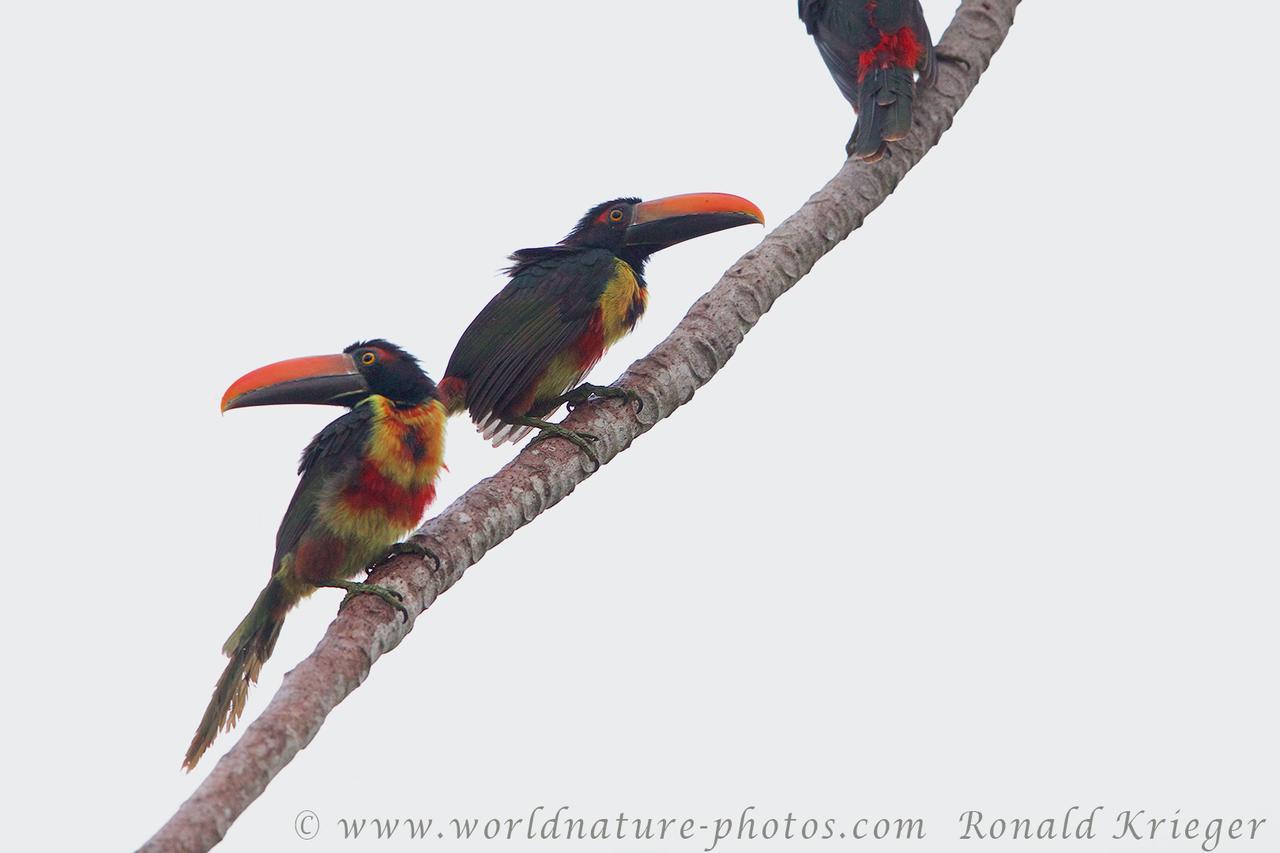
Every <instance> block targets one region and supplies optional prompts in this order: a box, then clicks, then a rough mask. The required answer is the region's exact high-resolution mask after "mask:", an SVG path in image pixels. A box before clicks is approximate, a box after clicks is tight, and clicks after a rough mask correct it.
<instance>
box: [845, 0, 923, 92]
mask: <svg viewBox="0 0 1280 853" xmlns="http://www.w3.org/2000/svg"><path fill="white" fill-rule="evenodd" d="M868 8H869V9H871V10H874V9H875V4H874V3H872V4H870V5H869V6H868ZM920 52H921V47H920V42H919V40H917V39H916V34H915V33H914V32H912V30H911V28H910V27H903V28H902V29H900V30H898V31H897V32H896V33H881V34H880V43H879V44H877V45H876V46H875V47H873V48H871V49H870V50H864V51H863V52H862V53H860V54H858V82H859V83H861V82H862V81H863V79H864V78H865V77H866V76H867V72H868V71H870V70H871V69H872V68H892V67H893V66H895V65H897V66H901V67H903V68H915V67H916V63H918V62H919V61H920Z"/></svg>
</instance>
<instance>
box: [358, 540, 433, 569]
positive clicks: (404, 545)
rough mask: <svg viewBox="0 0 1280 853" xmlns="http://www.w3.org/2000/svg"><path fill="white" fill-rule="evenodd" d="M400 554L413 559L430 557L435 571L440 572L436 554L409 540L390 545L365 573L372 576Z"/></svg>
mask: <svg viewBox="0 0 1280 853" xmlns="http://www.w3.org/2000/svg"><path fill="white" fill-rule="evenodd" d="M402 554H412V555H413V556H415V557H430V558H431V561H432V562H433V563H435V564H436V571H437V572H438V571H440V557H439V556H437V555H436V552H435V551H432V550H431V549H430V548H428V547H426V546H425V545H419V544H418V543H417V542H414V541H413V540H411V539H410V540H406V541H404V542H397V543H396V544H394V545H392V546H391V547H390V548H388V549H387V553H386V554H384V555H383V556H382V557H380V558H379V559H378V560H377V561H376V562H374V563H372V564H371V565H370V566H369V568H367V569H366V570H365V571H366V572H367V573H368V574H373V573H374V572H376V571H377V570H378V569H380V568H382V567H383V566H385V565H386V564H387V563H389V562H391V561H392V560H394V559H395V558H396V557H399V556H400V555H402Z"/></svg>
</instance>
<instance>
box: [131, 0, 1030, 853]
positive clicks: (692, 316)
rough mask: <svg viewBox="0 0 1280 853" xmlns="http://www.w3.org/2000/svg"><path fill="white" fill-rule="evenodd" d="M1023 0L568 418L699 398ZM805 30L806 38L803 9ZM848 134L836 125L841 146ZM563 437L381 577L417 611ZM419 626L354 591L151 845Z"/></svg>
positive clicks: (560, 461) (599, 422)
mask: <svg viewBox="0 0 1280 853" xmlns="http://www.w3.org/2000/svg"><path fill="white" fill-rule="evenodd" d="M1017 5H1018V0H964V2H962V3H961V4H960V8H959V9H958V10H957V12H956V16H955V19H954V20H953V21H952V22H951V25H950V26H949V27H948V28H947V31H946V32H945V33H944V34H943V36H942V40H941V42H940V43H939V48H938V49H939V54H940V56H941V57H943V61H942V62H941V68H940V72H939V75H938V81H937V84H936V85H935V86H934V87H931V88H929V89H926V90H924V91H923V92H921V93H920V94H919V95H918V96H917V98H916V106H915V112H916V117H915V125H914V127H913V128H912V131H911V134H910V135H909V136H908V137H907V139H905V140H903V141H902V142H899V143H895V144H894V145H893V153H892V156H890V157H887V158H884V159H883V160H881V161H880V162H878V163H876V164H874V165H866V164H862V163H858V162H856V161H849V162H847V163H845V165H844V167H843V168H842V169H841V170H840V172H839V173H838V174H837V175H836V176H835V177H834V178H832V179H831V181H830V182H828V183H827V185H826V186H824V187H823V188H822V189H821V190H819V191H818V192H817V193H816V194H815V195H814V196H813V197H812V198H810V199H809V201H808V202H806V203H805V205H804V206H803V207H802V208H801V209H800V210H799V211H797V212H796V213H795V214H794V215H792V216H791V217H790V218H789V219H787V220H786V221H785V222H783V223H782V224H781V225H780V226H778V227H777V228H776V229H775V230H774V231H773V232H772V233H770V234H769V235H768V236H766V237H765V239H764V241H763V242H761V244H760V245H759V246H757V247H756V248H755V249H753V250H751V251H750V252H748V253H747V254H746V255H745V256H743V257H742V259H740V260H739V261H738V262H737V263H735V264H734V265H733V266H732V267H731V268H730V269H729V271H728V272H727V273H725V275H724V277H723V278H721V279H720V281H719V283H717V284H716V286H715V287H713V288H712V289H711V291H710V292H708V293H707V294H706V295H704V296H703V297H702V298H701V299H699V300H698V301H697V302H696V303H694V305H693V307H692V308H690V309H689V313H688V314H687V315H686V316H685V318H684V319H683V320H682V321H681V322H680V324H679V325H678V326H676V328H675V330H674V331H673V332H672V333H671V334H670V336H668V337H667V339H666V340H664V341H663V342H662V343H660V344H659V345H658V346H657V347H656V348H655V349H654V350H653V352H651V353H649V354H648V355H647V356H645V357H644V358H642V359H640V360H639V361H637V362H635V363H634V364H632V365H631V367H630V368H628V369H627V371H626V373H625V374H623V376H622V377H621V378H620V380H619V384H621V385H623V386H624V387H627V388H631V389H632V390H634V391H636V392H638V393H639V394H640V396H641V397H642V398H643V400H644V408H643V411H642V412H641V413H640V414H639V415H638V416H637V414H636V413H635V412H634V409H633V408H632V407H628V406H624V405H621V404H619V403H617V402H614V401H608V402H603V403H601V404H598V405H591V406H585V407H583V408H580V409H579V410H578V411H576V412H574V413H573V414H572V415H570V417H569V418H568V419H567V420H566V423H567V424H568V425H569V426H572V427H573V428H575V429H580V430H584V431H586V432H590V433H592V434H594V435H596V436H599V438H600V441H599V443H598V444H597V445H596V449H597V452H598V453H599V455H600V459H601V461H602V462H607V461H608V460H610V459H612V458H613V457H614V456H616V455H617V454H619V453H621V452H622V451H623V450H625V449H626V448H627V447H628V446H629V445H630V444H631V442H633V441H634V440H635V439H636V438H637V437H639V436H640V435H642V434H643V433H645V432H647V431H648V430H650V429H652V428H653V427H654V425H655V424H657V422H658V421H661V420H662V419H663V418H666V417H667V416H668V415H670V414H671V413H672V412H674V411H675V410H676V409H677V408H679V407H680V406H682V405H684V404H685V403H687V402H688V401H689V400H690V399H691V398H692V397H693V394H694V392H695V391H696V390H697V389H698V388H700V387H702V386H703V385H705V384H706V383H707V382H708V381H709V380H710V379H711V377H712V376H714V375H715V374H716V372H717V371H718V370H719V369H720V368H721V367H723V366H724V364H725V363H726V362H727V361H728V360H729V358H730V357H731V356H732V355H733V353H734V350H735V349H736V348H737V346H738V344H739V342H741V341H742V339H743V337H744V336H745V335H746V333H747V332H748V331H750V330H751V328H752V327H753V326H755V324H756V322H757V321H759V319H760V317H761V316H762V315H763V314H764V313H765V312H766V311H768V310H769V309H770V308H771V307H772V306H773V303H774V301H775V300H777V299H778V297H779V296H781V295H782V294H783V293H786V292H787V291H788V290H789V289H791V287H792V286H793V285H795V283H796V282H797V281H799V280H800V279H801V278H802V277H803V276H805V275H806V274H807V273H808V272H809V270H811V269H812V268H813V265H814V264H815V263H817V261H818V260H819V259H820V258H822V256H823V255H825V254H826V253H827V252H829V251H831V249H832V248H834V247H835V246H836V245H837V244H838V243H840V242H841V241H842V240H844V239H845V238H846V237H848V236H849V234H850V233H852V232H853V231H854V230H855V229H856V228H858V227H859V226H861V225H862V222H863V219H864V218H865V217H866V216H867V215H868V214H869V213H871V211H873V210H875V209H876V208H877V207H878V206H879V205H880V204H881V203H882V202H883V201H884V200H885V199H886V198H887V197H888V196H889V194H890V193H892V192H893V190H894V188H895V187H897V185H898V182H899V181H901V180H902V178H903V176H904V175H906V173H907V172H908V171H909V170H910V169H911V168H912V167H913V166H914V165H915V164H916V163H918V162H919V161H920V158H921V157H923V156H924V154H925V153H926V152H927V151H928V150H929V149H930V148H932V147H933V146H934V145H935V144H936V143H937V142H938V139H939V138H940V137H941V136H942V134H943V132H944V131H946V130H947V128H949V127H950V126H951V122H952V119H953V118H954V116H955V114H956V112H957V110H959V109H960V107H961V105H962V104H963V103H964V101H965V100H966V98H968V96H969V94H970V92H972V91H973V88H974V86H976V85H977V83H978V78H979V76H980V75H981V74H982V72H983V71H984V70H985V69H986V68H987V66H988V64H989V63H990V61H991V56H992V54H994V53H995V51H996V50H997V49H998V48H999V47H1000V45H1001V43H1003V41H1004V39H1005V37H1006V35H1008V32H1009V28H1010V27H1011V26H1012V24H1013V16H1014V10H1015V9H1016V7H1017ZM794 37H795V38H803V37H804V30H803V28H802V27H801V26H800V24H799V22H797V25H796V32H795V33H794ZM843 142H844V140H843V139H838V140H837V139H833V140H832V141H831V147H832V152H833V154H836V153H838V152H839V151H840V148H841V145H842V144H843ZM589 469H590V465H589V464H586V463H585V462H584V457H583V455H582V454H581V453H580V452H579V451H578V450H577V449H576V448H574V447H572V446H571V445H569V444H568V443H567V442H564V441H558V440H553V441H547V442H542V443H539V444H536V445H533V446H532V447H529V448H527V449H526V450H524V452H522V453H521V454H520V455H519V456H517V457H516V458H515V459H514V460H513V461H512V462H511V463H510V464H509V465H507V466H506V467H504V468H503V469H502V470H501V471H499V472H498V473H497V474H496V475H494V476H493V477H490V478H488V479H486V480H484V481H482V482H480V483H478V484H476V485H475V486H474V487H472V488H471V489H470V490H469V491H467V493H466V494H464V495H463V496H462V497H460V498H458V500H456V501H455V502H454V503H453V504H452V505H451V506H450V507H448V508H447V509H446V510H445V511H444V512H442V513H440V514H439V515H437V516H436V517H435V518H433V519H431V520H430V521H428V522H427V523H426V524H425V525H423V527H422V528H421V530H419V531H418V533H417V534H415V536H416V538H417V541H420V542H422V543H423V544H425V545H427V546H428V547H430V548H431V549H432V550H434V551H435V553H436V554H438V555H439V556H440V558H441V560H442V566H441V568H440V570H439V571H437V570H436V569H435V568H434V566H432V565H431V564H429V562H427V561H425V560H423V559H420V558H416V557H410V556H402V557H399V558H398V559H397V560H396V561H395V562H394V563H392V564H391V565H390V566H389V567H388V568H387V569H386V570H385V571H383V572H381V573H380V574H379V577H378V582H379V583H384V584H387V585H389V586H392V587H393V588H395V589H398V590H399V591H401V592H402V593H404V595H405V604H406V605H407V606H408V608H409V612H410V613H411V614H412V616H413V617H415V618H416V617H417V616H418V615H419V614H420V613H421V612H422V611H423V610H425V609H426V608H428V607H430V606H431V604H432V603H434V602H435V600H436V598H438V597H439V596H440V595H441V594H443V593H444V592H445V591H446V590H448V589H449V588H450V587H452V586H453V585H454V584H455V583H457V581H458V580H459V579H460V578H461V577H462V575H463V572H465V571H466V569H467V568H468V567H469V566H471V565H474V564H475V563H476V562H478V561H479V560H480V559H481V558H482V557H483V556H484V555H485V553H486V552H487V551H489V549H491V548H494V547H496V546H497V545H498V544H500V543H501V542H503V541H504V540H505V539H506V538H507V537H509V536H511V534H513V533H515V531H516V530H517V529H519V528H520V527H522V526H523V525H525V524H528V523H529V522H530V521H532V520H533V519H534V518H536V517H537V516H538V515H540V514H541V513H543V512H545V511H546V510H548V509H550V508H551V507H553V506H555V505H556V504H557V503H559V502H560V501H561V500H563V499H564V498H565V497H567V496H568V495H569V494H570V493H572V492H573V490H574V488H575V487H576V486H577V485H578V483H580V482H582V481H583V480H585V479H586V478H587V477H589V476H591V475H592V473H594V472H593V471H591V470H589ZM412 628H413V621H412V619H411V620H410V621H409V623H408V624H402V622H401V620H400V618H399V617H398V616H393V615H392V614H391V613H390V610H389V609H388V608H387V607H386V605H384V604H382V603H381V602H378V601H376V600H374V599H372V598H370V597H366V598H363V599H357V600H355V601H354V602H353V603H352V604H351V606H349V607H347V608H346V609H345V610H343V611H342V612H341V614H340V615H339V616H338V617H337V618H336V619H335V620H334V621H333V623H332V624H331V625H330V626H329V629H328V631H327V632H326V633H325V635H324V637H323V639H321V641H320V644H319V645H318V646H317V647H316V650H315V651H314V652H312V654H311V656H310V657H308V658H307V659H306V660H304V661H302V663H300V664H299V665H298V666H297V667H296V668H295V669H294V670H293V671H292V672H290V673H289V674H288V675H286V676H285V679H284V683H283V684H282V685H281V687H280V690H279V692H278V693H276V695H275V697H274V698H273V699H272V700H271V703H270V704H269V705H268V706H267V708H266V710H264V711H263V712H262V714H261V715H260V716H259V717H258V719H257V720H255V721H254V722H253V723H252V724H251V725H249V726H248V727H247V728H246V729H245V730H244V733H243V734H242V735H241V737H240V740H239V742H238V743H236V745H235V746H234V747H232V748H231V750H230V751H229V752H227V754H226V755H224V756H223V757H222V760H221V761H219V762H218V764H217V766H216V767H214V769H213V771H212V772H211V773H210V774H209V776H208V778H206V779H205V780H204V783H203V784H201V785H200V787H199V788H198V789H197V790H196V791H195V793H193V794H192V795H191V797H190V798H189V799H188V800H187V801H186V802H185V803H183V804H182V806H181V807H180V808H179V809H178V811H177V813H176V814H174V816H173V817H172V818H170V820H169V821H168V823H166V824H165V825H164V826H163V827H162V828H161V829H160V831H159V832H157V833H156V834H155V835H154V836H153V837H152V838H151V839H150V841H148V842H147V843H146V844H145V845H144V846H143V848H142V849H143V850H148V851H171V850H172V851H202V850H208V849H209V848H211V847H213V846H214V845H215V844H217V843H218V842H219V841H220V840H221V839H222V837H223V835H224V834H225V833H226V832H227V829H228V828H229V827H230V826H231V824H232V823H233V822H234V821H235V820H236V818H237V817H239V815H240V814H241V813H242V812H243V811H244V810H245V809H246V808H247V807H248V806H249V804H250V803H252V802H253V801H254V800H255V799H256V798H257V797H258V796H259V795H260V794H261V793H262V792H263V791H264V790H265V789H266V787H267V785H268V784H269V783H270V782H271V780H272V779H273V778H275V776H276V774H277V773H279V772H280V771H281V770H282V769H283V768H284V767H285V765H287V764H288V763H289V761H290V760H291V759H292V758H293V757H294V755H296V754H297V753H298V751H299V750H300V749H303V748H304V747H305V746H306V745H307V744H308V743H310V742H311V739H312V738H314V737H315V736H316V734H317V733H318V732H319V731H320V727H321V725H323V723H324V720H325V717H326V716H327V715H328V713H329V712H330V711H331V710H333V708H334V707H335V706H336V705H337V704H338V703H339V702H341V701H342V700H343V699H344V698H346V697H347V695H349V694H350V693H351V691H353V690H355V689H356V688H357V687H359V686H360V683H361V682H362V681H364V679H365V677H366V676H368V674H369V669H370V667H371V666H372V665H373V662H374V661H376V660H377V659H378V658H379V657H381V656H382V655H383V654H384V653H386V652H389V651H391V650H392V649H394V648H395V647H396V646H397V645H399V644H400V641H401V640H403V639H404V637H405V636H406V635H407V634H408V633H409V631H410V630H412Z"/></svg>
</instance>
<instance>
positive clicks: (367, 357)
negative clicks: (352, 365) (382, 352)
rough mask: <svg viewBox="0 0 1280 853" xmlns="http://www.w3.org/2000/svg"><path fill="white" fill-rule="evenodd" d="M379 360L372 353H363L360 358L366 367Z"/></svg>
mask: <svg viewBox="0 0 1280 853" xmlns="http://www.w3.org/2000/svg"><path fill="white" fill-rule="evenodd" d="M377 360H378V357H377V356H376V355H374V354H373V353H371V352H366V353H363V354H361V356H360V363H361V364H365V365H368V364H373V363H374V362H375V361H377Z"/></svg>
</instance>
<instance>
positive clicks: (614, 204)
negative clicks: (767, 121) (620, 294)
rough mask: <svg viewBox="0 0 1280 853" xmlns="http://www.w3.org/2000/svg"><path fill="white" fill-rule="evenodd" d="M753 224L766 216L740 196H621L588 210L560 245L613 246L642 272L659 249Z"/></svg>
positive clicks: (700, 194) (612, 250)
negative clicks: (652, 198) (648, 198)
mask: <svg viewBox="0 0 1280 853" xmlns="http://www.w3.org/2000/svg"><path fill="white" fill-rule="evenodd" d="M750 223H759V224H762V225H763V224H764V214H762V213H761V212H760V208H758V207H756V206H755V205H754V204H752V203H751V202H749V201H747V200H746V199H745V198H742V197H740V196H735V195H726V194H724V193H691V194H689V195H678V196H670V197H669V198H660V199H655V200H653V201H641V200H640V199H638V198H615V199H613V200H612V201H606V202H604V203H602V204H597V205H596V206H595V207H593V208H591V209H590V210H589V211H587V213H586V215H585V216H583V217H582V219H580V220H579V221H578V224H577V225H576V226H574V228H573V230H572V231H570V232H569V236H567V237H565V238H564V239H563V240H561V241H560V243H561V245H563V246H569V247H575V248H576V247H581V248H592V249H608V250H609V251H611V252H613V253H614V254H615V255H617V256H618V257H620V258H622V259H623V260H624V261H626V262H627V263H629V264H631V266H633V267H635V269H636V270H637V272H640V271H643V268H644V263H645V261H647V260H648V259H649V257H650V256H652V255H653V253H654V252H658V251H661V250H662V249H665V248H667V247H669V246H674V245H675V244H677V243H683V242H684V241H685V240H692V239H693V238H694V237H701V236H703V235H704V234H711V233H714V232H716V231H723V230H724V229H726V228H735V227H737V226H739V225H747V224H750Z"/></svg>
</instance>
